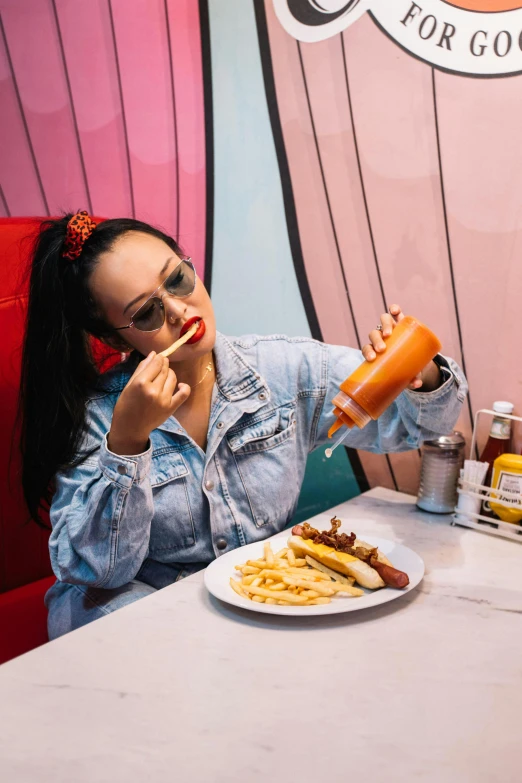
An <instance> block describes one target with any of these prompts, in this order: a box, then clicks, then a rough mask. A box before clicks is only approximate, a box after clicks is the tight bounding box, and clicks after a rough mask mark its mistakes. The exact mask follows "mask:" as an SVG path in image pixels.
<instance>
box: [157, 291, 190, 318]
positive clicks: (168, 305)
mask: <svg viewBox="0 0 522 783" xmlns="http://www.w3.org/2000/svg"><path fill="white" fill-rule="evenodd" d="M161 298H162V300H163V306H164V308H165V313H166V315H167V318H168V319H169V320H170V321H171V322H172V321H176V320H177V319H178V318H182V317H183V315H184V313H185V312H186V309H187V305H186V303H185V302H184V301H183V300H182V299H176V298H175V297H173V296H169V294H163V296H162V297H161Z"/></svg>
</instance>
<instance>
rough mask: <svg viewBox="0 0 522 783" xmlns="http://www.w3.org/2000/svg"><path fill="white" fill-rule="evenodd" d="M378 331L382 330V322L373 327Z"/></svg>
mask: <svg viewBox="0 0 522 783" xmlns="http://www.w3.org/2000/svg"><path fill="white" fill-rule="evenodd" d="M375 328H376V329H377V331H378V332H382V324H378V326H376V327H375Z"/></svg>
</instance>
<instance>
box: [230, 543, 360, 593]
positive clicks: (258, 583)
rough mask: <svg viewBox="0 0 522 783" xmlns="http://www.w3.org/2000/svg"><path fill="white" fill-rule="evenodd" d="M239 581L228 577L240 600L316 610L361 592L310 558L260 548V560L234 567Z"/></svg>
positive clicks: (286, 550) (346, 578) (288, 552)
mask: <svg viewBox="0 0 522 783" xmlns="http://www.w3.org/2000/svg"><path fill="white" fill-rule="evenodd" d="M236 571H238V572H239V574H241V577H240V578H239V579H237V578H235V577H233V576H231V577H230V586H231V588H232V589H233V590H234V591H235V592H236V593H237V594H238V595H240V596H241V597H242V598H248V599H250V600H251V601H254V602H255V603H258V604H278V605H279V606H316V605H318V604H329V603H330V601H331V599H332V598H334V597H335V596H345V597H347V596H350V597H353V598H355V597H358V596H361V595H364V593H363V591H362V590H359V588H357V587H353V583H354V580H353V579H352V578H350V577H347V576H343V575H342V574H338V573H337V572H336V571H332V570H331V569H330V568H327V567H326V566H324V565H322V563H319V562H318V561H317V560H314V558H312V557H309V556H308V555H307V556H306V558H297V557H296V556H295V553H294V552H293V551H292V550H291V549H288V548H285V549H281V550H280V551H279V552H275V553H274V552H273V551H272V547H271V546H270V542H269V541H267V542H266V544H265V545H264V552H263V558H262V559H260V560H247V562H246V563H244V564H243V565H238V566H236Z"/></svg>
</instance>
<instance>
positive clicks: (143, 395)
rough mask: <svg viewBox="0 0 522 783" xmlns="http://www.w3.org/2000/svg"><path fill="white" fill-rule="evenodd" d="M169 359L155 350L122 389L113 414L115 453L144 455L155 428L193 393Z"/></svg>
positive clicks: (111, 440) (110, 444)
mask: <svg viewBox="0 0 522 783" xmlns="http://www.w3.org/2000/svg"><path fill="white" fill-rule="evenodd" d="M177 383H178V380H177V378H176V374H175V372H174V370H172V369H171V367H170V366H169V360H168V359H167V357H165V356H160V355H159V354H156V353H155V351H152V353H150V354H149V355H148V356H147V358H146V359H144V360H143V361H142V362H140V363H139V364H138V366H137V367H136V370H135V372H134V375H132V377H131V378H130V380H129V382H128V383H127V385H126V386H125V388H124V390H123V391H122V393H121V395H120V398H119V400H118V402H117V403H116V405H115V407H114V412H113V414H112V424H111V431H110V433H109V437H108V439H107V441H108V442H107V445H108V447H109V450H110V451H112V452H113V453H114V454H122V455H126V454H129V455H132V454H141V453H142V452H143V451H146V449H147V443H148V440H149V435H150V433H151V432H152V430H154V429H156V427H159V425H160V424H163V422H164V421H166V420H167V419H168V418H169V416H172V414H173V413H174V412H175V411H176V410H177V409H178V408H179V407H180V405H182V404H183V403H184V402H185V400H186V399H187V398H188V396H189V395H190V386H188V385H187V384H186V383H180V384H179V386H178V389H177V391H176V393H174V391H175V389H176V386H177Z"/></svg>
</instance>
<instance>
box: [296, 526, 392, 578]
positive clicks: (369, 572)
mask: <svg viewBox="0 0 522 783" xmlns="http://www.w3.org/2000/svg"><path fill="white" fill-rule="evenodd" d="M288 546H289V547H290V549H292V550H293V551H294V552H295V553H296V554H297V555H299V556H300V557H305V556H306V555H309V556H310V557H313V558H314V559H315V560H318V561H319V562H320V563H323V565H325V566H328V568H331V569H332V570H333V571H337V572H338V573H339V574H345V575H346V576H352V577H353V578H354V579H355V581H356V582H357V583H358V584H360V585H361V587H367V588H368V589H369V590H376V589H377V588H379V587H384V582H383V580H382V579H381V577H380V576H379V574H378V573H377V571H376V570H375V569H374V568H372V567H371V566H369V565H368V563H365V562H364V561H363V560H359V559H358V558H357V557H353V556H352V555H347V554H346V553H345V552H336V550H335V549H333V548H332V547H330V546H325V545H324V544H314V543H313V542H312V541H310V540H309V539H304V538H302V537H301V536H290V538H289V539H288Z"/></svg>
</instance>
